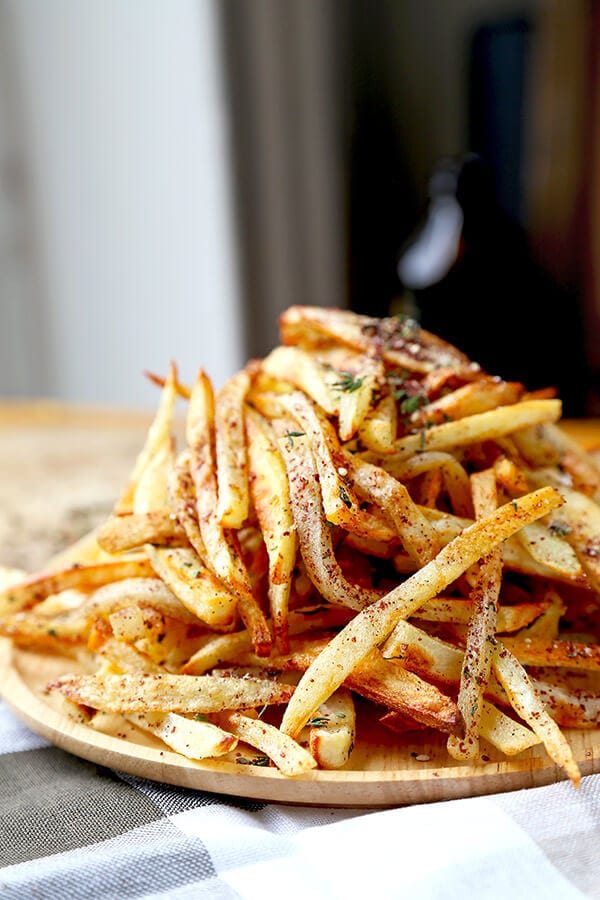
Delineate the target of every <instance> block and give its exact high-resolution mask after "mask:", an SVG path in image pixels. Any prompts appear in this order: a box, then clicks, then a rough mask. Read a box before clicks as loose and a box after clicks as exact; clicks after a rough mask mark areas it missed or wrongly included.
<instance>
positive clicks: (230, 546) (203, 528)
mask: <svg viewBox="0 0 600 900" xmlns="http://www.w3.org/2000/svg"><path fill="white" fill-rule="evenodd" d="M214 423H215V410H214V396H213V390H212V385H211V383H210V380H209V379H208V377H207V376H206V374H205V373H204V372H203V371H202V370H200V371H199V373H198V376H197V378H196V382H195V384H194V387H193V389H192V396H191V398H190V407H189V411H188V418H187V437H188V442H189V445H190V471H191V475H192V480H193V482H194V487H195V490H196V508H197V517H198V524H199V528H200V535H201V539H202V543H203V545H204V547H205V550H206V557H205V560H204V561H205V563H206V564H207V565H208V566H209V567H210V568H211V569H212V571H213V573H214V574H215V575H216V577H217V578H218V579H219V580H220V581H221V582H223V584H224V585H225V586H226V587H227V588H228V589H229V590H230V591H231V592H232V593H233V594H234V595H235V597H236V598H237V606H238V611H239V614H240V616H241V618H242V620H243V622H244V624H245V625H246V627H247V628H248V630H249V631H250V633H251V634H252V639H253V642H254V645H255V647H256V648H257V652H258V653H259V655H260V654H262V655H265V656H268V654H269V652H270V649H271V646H272V637H271V633H270V631H269V628H268V626H267V622H266V619H265V616H264V613H263V612H262V610H261V608H260V606H259V605H258V603H257V601H256V599H255V598H254V596H253V594H252V586H251V583H250V576H249V574H248V571H247V570H246V567H245V566H244V563H243V560H242V559H241V554H240V552H239V544H238V542H237V539H236V537H235V536H234V534H233V532H231V531H230V530H229V529H225V528H223V526H222V524H221V522H220V521H219V518H218V515H217V474H216V465H215V444H214V441H215V436H214V434H215V425H214Z"/></svg>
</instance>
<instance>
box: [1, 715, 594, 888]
mask: <svg viewBox="0 0 600 900" xmlns="http://www.w3.org/2000/svg"><path fill="white" fill-rule="evenodd" d="M0 766H1V768H2V774H1V776H0V794H1V802H0V816H1V821H2V825H1V830H0V837H1V840H0V857H1V862H0V866H2V868H1V869H0V897H2V898H3V900H9V898H15V900H17V898H18V900H28V898H32V900H33V898H36V900H53V898H56V900H87V898H90V900H91V898H94V900H104V898H111V900H112V898H115V900H126V898H132V897H138V898H139V897H144V898H169V900H184V898H185V900H188V898H189V900H191V898H193V900H197V898H204V897H206V898H211V900H230V898H234V897H243V898H256V900H270V898H277V900H282V898H286V900H295V898H302V900H307V898H313V897H327V898H338V897H339V898H342V897H343V898H344V900H348V898H352V897H365V896H369V894H373V893H376V894H377V896H379V897H403V898H409V900H424V898H445V897H447V898H452V900H454V898H457V897H461V896H462V897H465V898H467V897H471V896H473V897H485V898H496V897H497V898H502V900H506V898H510V900H519V898H523V900H531V898H538V897H542V898H548V897H552V898H554V897H559V898H562V897H564V898H574V897H584V896H588V897H600V776H592V777H589V778H584V779H583V784H582V786H581V788H580V790H579V791H575V790H574V789H573V788H572V787H571V785H570V784H568V783H566V782H561V783H560V784H556V785H553V786H551V787H544V788H535V789H534V788H532V789H530V790H526V791H517V792H514V793H510V794H499V795H495V796H492V797H480V798H476V799H469V800H454V801H448V802H445V803H435V804H429V805H423V806H411V807H404V808H399V809H389V810H383V811H381V810H380V811H377V810H356V809H354V810H352V809H350V810H332V809H326V808H323V809H314V808H303V807H294V806H278V805H275V804H264V803H252V802H248V801H246V800H240V799H236V798H233V797H222V796H216V795H211V794H206V793H202V792H200V791H190V790H183V789H181V788H174V787H169V786H167V785H162V784H156V783H153V782H150V781H144V780H143V779H140V778H134V777H132V776H130V775H124V774H122V773H119V772H114V771H110V770H109V769H104V768H102V767H100V766H97V765H94V764H92V763H89V762H86V761H84V760H81V759H78V758H76V757H74V756H71V755H70V754H68V753H65V752H63V751H62V750H58V749H57V748H56V747H53V746H51V745H50V744H48V743H47V742H46V741H44V740H42V739H41V738H39V737H37V736H36V735H35V734H33V733H32V732H30V731H29V730H28V729H27V728H25V727H24V726H23V725H21V724H20V723H19V722H18V721H17V720H16V719H15V718H14V717H13V716H12V714H11V713H10V712H9V711H8V710H7V709H6V708H4V707H3V706H2V705H1V704H0Z"/></svg>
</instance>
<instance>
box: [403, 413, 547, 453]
mask: <svg viewBox="0 0 600 900" xmlns="http://www.w3.org/2000/svg"><path fill="white" fill-rule="evenodd" d="M560 413H561V404H560V401H559V400H524V401H522V402H521V403H514V404H513V405H512V406H499V407H498V408H497V409H492V410H488V411H487V412H482V413H476V414H475V415H472V416H467V417H466V418H464V419H457V420H456V421H455V422H444V423H443V424H441V425H433V426H432V427H431V428H422V429H421V430H420V432H419V433H418V434H408V435H406V437H402V438H399V439H398V440H397V441H396V443H395V445H394V456H395V458H396V459H398V460H402V459H406V458H408V457H410V456H412V455H413V454H414V453H419V452H422V451H425V450H446V449H447V448H448V447H464V446H465V445H466V444H471V443H474V442H477V441H489V440H492V439H494V438H498V437H502V436H504V435H506V434H512V432H514V431H516V430H518V429H520V428H526V427H528V426H531V425H537V424H542V423H545V422H555V421H556V420H557V419H558V418H560Z"/></svg>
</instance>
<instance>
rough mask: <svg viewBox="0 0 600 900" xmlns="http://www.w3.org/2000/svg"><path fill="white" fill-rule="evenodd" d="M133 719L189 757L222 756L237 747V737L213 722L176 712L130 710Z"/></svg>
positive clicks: (138, 724)
mask: <svg viewBox="0 0 600 900" xmlns="http://www.w3.org/2000/svg"><path fill="white" fill-rule="evenodd" d="M127 718H128V720H129V721H130V722H133V723H134V725H137V726H138V728H141V729H143V730H144V731H150V732H151V733H152V734H153V735H154V736H155V737H157V738H160V739H161V741H163V742H164V743H165V744H166V745H167V746H168V747H170V748H171V749H172V750H175V752H176V753H181V755H182V756H186V757H187V758H188V759H207V758H209V757H215V756H223V755H224V754H225V753H229V752H230V751H231V750H235V748H236V747H237V744H238V738H237V737H236V736H235V735H233V734H230V733H229V732H227V731H224V730H223V729H222V728H219V726H218V725H213V723H212V722H208V721H201V720H200V721H199V720H198V719H188V718H186V716H180V715H178V714H177V713H172V712H169V713H166V714H163V713H146V712H143V713H129V715H128V716H127Z"/></svg>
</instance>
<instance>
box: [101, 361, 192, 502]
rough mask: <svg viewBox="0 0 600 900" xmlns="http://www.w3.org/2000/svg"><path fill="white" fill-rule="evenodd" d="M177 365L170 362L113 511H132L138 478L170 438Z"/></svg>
mask: <svg viewBox="0 0 600 900" xmlns="http://www.w3.org/2000/svg"><path fill="white" fill-rule="evenodd" d="M176 385H177V367H176V366H175V364H174V363H171V367H170V369H169V375H168V377H167V379H166V381H165V384H164V387H163V390H162V392H161V396H160V403H159V405H158V409H157V411H156V415H155V417H154V420H153V422H152V425H151V426H150V429H149V431H148V435H147V437H146V443H145V444H144V447H143V449H142V450H141V452H140V454H139V456H138V458H137V459H136V462H135V465H134V467H133V471H132V473H131V475H130V476H129V480H128V482H127V484H126V485H125V487H124V489H123V491H122V493H121V496H120V498H119V500H118V502H117V504H116V506H115V513H117V514H118V515H123V514H125V513H129V512H132V510H133V498H134V495H135V492H136V490H137V486H138V483H139V480H140V478H141V477H142V475H143V473H144V471H145V469H146V467H147V466H148V464H149V463H150V460H151V459H153V457H154V456H155V455H156V453H157V452H158V451H159V450H160V449H161V448H162V447H163V446H164V445H165V444H166V443H167V442H168V441H169V440H170V438H171V429H172V427H173V415H174V412H175V402H176V400H177V387H176Z"/></svg>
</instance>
